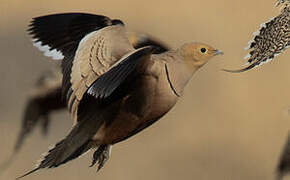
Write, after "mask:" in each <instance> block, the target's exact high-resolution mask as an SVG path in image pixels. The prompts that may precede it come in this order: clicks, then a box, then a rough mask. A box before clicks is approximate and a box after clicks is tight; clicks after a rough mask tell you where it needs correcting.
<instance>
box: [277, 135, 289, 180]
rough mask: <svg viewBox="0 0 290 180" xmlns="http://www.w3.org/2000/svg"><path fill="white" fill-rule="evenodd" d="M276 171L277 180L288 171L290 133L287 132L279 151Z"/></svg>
mask: <svg viewBox="0 0 290 180" xmlns="http://www.w3.org/2000/svg"><path fill="white" fill-rule="evenodd" d="M276 172H277V180H282V179H283V177H284V176H285V175H287V174H288V173H289V172H290V133H289V134H288V138H287V140H286V143H285V146H284V148H283V151H282V152H281V157H280V159H279V163H278V166H277V169H276Z"/></svg>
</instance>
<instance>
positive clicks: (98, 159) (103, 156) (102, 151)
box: [90, 145, 112, 171]
mask: <svg viewBox="0 0 290 180" xmlns="http://www.w3.org/2000/svg"><path fill="white" fill-rule="evenodd" d="M111 150H112V145H101V146H99V147H98V149H97V150H96V151H95V152H94V155H93V161H92V164H91V166H90V167H92V166H94V165H95V164H96V163H98V169H97V171H99V170H100V169H101V168H102V167H103V166H104V165H105V163H106V162H107V161H108V160H109V158H110V155H111Z"/></svg>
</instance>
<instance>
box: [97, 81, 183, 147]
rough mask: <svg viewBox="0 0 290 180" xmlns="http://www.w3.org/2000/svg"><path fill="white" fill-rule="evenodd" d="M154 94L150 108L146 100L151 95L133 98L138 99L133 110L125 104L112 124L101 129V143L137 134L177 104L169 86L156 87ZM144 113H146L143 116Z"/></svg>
mask: <svg viewBox="0 0 290 180" xmlns="http://www.w3.org/2000/svg"><path fill="white" fill-rule="evenodd" d="M154 94H155V95H154V97H153V100H152V101H151V102H150V105H149V106H150V108H149V107H147V106H148V104H146V102H147V100H144V99H146V98H150V97H140V96H136V97H134V98H133V99H131V101H132V102H133V103H134V101H136V103H134V105H135V108H134V110H133V111H132V110H131V109H129V110H128V109H127V108H126V106H123V107H122V109H120V111H119V113H118V115H117V116H116V118H115V119H114V120H113V121H112V122H111V124H107V125H105V127H104V128H103V129H101V131H100V132H102V137H101V140H100V141H101V143H102V144H115V143H118V142H120V141H123V140H125V139H127V138H129V137H131V136H133V135H135V134H137V133H138V132H140V131H142V130H143V129H145V128H146V127H148V126H150V125H151V124H153V123H154V122H156V121H157V120H159V119H160V118H161V117H162V116H163V115H164V114H166V113H167V112H168V111H169V110H170V109H171V108H172V107H173V106H174V105H175V103H176V102H177V99H178V98H177V97H176V96H175V94H174V93H172V91H171V90H170V87H169V86H168V87H167V86H163V87H159V88H156V91H155V93H154ZM140 99H143V102H139V101H140ZM138 106H139V107H138ZM135 109H138V111H137V112H136V110H135ZM140 111H141V112H140ZM143 114H146V115H144V116H142V115H143ZM97 134H98V133H97Z"/></svg>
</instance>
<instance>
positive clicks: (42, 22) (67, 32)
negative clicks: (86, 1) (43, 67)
mask: <svg viewBox="0 0 290 180" xmlns="http://www.w3.org/2000/svg"><path fill="white" fill-rule="evenodd" d="M109 25H112V21H111V19H110V18H108V17H106V16H101V15H94V14H87V13H64V14H53V15H47V16H41V17H36V18H33V20H32V22H31V24H30V25H29V26H30V28H29V29H28V31H29V33H30V34H31V35H32V37H33V38H34V39H35V42H41V45H42V46H45V45H48V46H50V50H52V49H57V50H59V51H61V52H62V53H63V54H64V55H67V54H71V53H72V54H74V52H75V51H76V49H77V47H78V44H79V42H80V41H81V39H82V38H84V37H85V35H87V34H89V33H90V32H93V31H96V30H98V29H101V28H103V27H106V26H109Z"/></svg>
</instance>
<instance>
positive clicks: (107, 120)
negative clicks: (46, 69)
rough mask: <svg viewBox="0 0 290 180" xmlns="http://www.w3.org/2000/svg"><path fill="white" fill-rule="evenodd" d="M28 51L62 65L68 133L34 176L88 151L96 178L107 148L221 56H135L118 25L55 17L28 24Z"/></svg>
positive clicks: (191, 49)
mask: <svg viewBox="0 0 290 180" xmlns="http://www.w3.org/2000/svg"><path fill="white" fill-rule="evenodd" d="M29 32H30V34H31V35H32V38H33V39H34V40H33V41H34V45H35V46H36V47H38V48H39V49H40V50H41V51H43V52H44V55H46V56H49V57H52V58H53V59H62V63H61V67H62V74H63V79H62V94H63V96H64V98H65V100H66V104H67V107H68V110H69V112H70V114H71V117H72V119H73V121H74V125H73V127H72V129H71V131H70V132H69V133H68V135H67V136H66V137H65V138H64V139H62V140H61V141H59V142H58V143H57V144H56V145H55V146H54V147H52V148H51V149H50V150H49V151H48V152H47V153H46V155H44V157H43V159H42V160H41V161H40V163H39V164H38V165H37V166H36V168H35V169H33V170H32V171H29V172H28V173H26V174H24V175H23V176H21V177H19V178H22V177H24V176H27V175H29V174H31V173H33V172H35V171H37V170H39V169H42V168H54V167H58V166H60V165H62V164H64V163H66V162H68V161H70V160H73V159H75V158H77V157H79V156H80V155H82V154H83V153H85V152H87V151H89V150H90V149H96V150H95V152H94V154H93V160H92V164H91V166H94V165H95V164H96V163H98V168H97V169H98V170H100V169H101V168H102V167H103V165H104V164H105V162H106V161H107V160H108V159H109V157H110V154H111V149H112V146H113V145H114V144H116V143H118V142H121V141H123V140H126V139H127V138H129V137H131V136H133V135H135V134H137V133H138V132H140V131H142V130H143V129H145V128H147V127H148V126H150V125H152V124H153V123H154V122H156V121H157V120H159V119H160V118H161V117H162V116H164V115H165V114H166V113H167V112H168V111H169V110H170V109H171V108H172V107H174V105H175V104H176V102H177V101H178V99H179V98H180V96H181V95H182V94H183V90H184V88H185V86H186V84H187V83H188V81H189V80H190V78H191V77H192V75H193V74H194V73H195V72H196V71H197V70H198V69H199V68H201V67H202V66H203V65H205V64H206V63H207V62H208V61H209V60H210V59H211V58H212V57H214V56H216V55H220V54H222V52H221V51H220V50H217V49H216V48H213V47H212V46H209V45H207V44H204V43H197V42H190V43H185V44H183V45H182V46H180V47H179V48H178V49H176V50H169V51H166V52H164V53H161V54H154V52H155V51H156V50H158V49H155V48H154V46H145V47H140V48H134V47H133V46H132V44H131V43H130V41H129V38H128V33H127V30H126V27H125V25H124V23H123V22H122V21H121V20H118V19H110V18H109V17H106V16H102V15H93V14H85V13H66V14H54V15H48V16H42V17H37V18H34V19H33V20H32V22H31V24H30V28H29Z"/></svg>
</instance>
